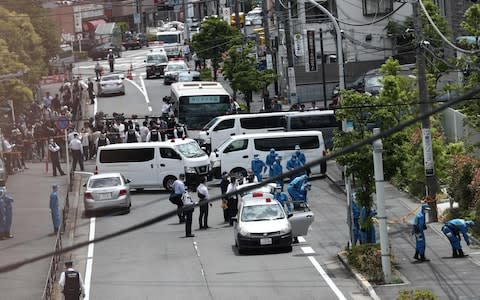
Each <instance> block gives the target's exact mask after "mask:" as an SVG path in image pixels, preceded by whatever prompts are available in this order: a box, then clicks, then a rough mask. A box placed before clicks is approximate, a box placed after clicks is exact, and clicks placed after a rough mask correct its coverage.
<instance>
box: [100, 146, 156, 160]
mask: <svg viewBox="0 0 480 300" xmlns="http://www.w3.org/2000/svg"><path fill="white" fill-rule="evenodd" d="M153 150H154V149H153V148H139V149H112V150H103V151H101V152H100V162H101V163H104V164H111V163H130V162H146V161H151V160H153V158H154V151H153Z"/></svg>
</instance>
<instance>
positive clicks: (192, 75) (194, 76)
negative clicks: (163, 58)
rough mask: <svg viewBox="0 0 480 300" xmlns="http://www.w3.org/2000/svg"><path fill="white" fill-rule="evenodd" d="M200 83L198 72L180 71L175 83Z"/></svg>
mask: <svg viewBox="0 0 480 300" xmlns="http://www.w3.org/2000/svg"><path fill="white" fill-rule="evenodd" d="M190 81H200V72H198V71H191V70H188V71H182V72H179V73H178V75H177V82H190Z"/></svg>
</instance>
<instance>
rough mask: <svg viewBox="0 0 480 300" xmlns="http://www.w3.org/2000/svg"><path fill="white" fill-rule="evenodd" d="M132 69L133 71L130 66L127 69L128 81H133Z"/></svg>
mask: <svg viewBox="0 0 480 300" xmlns="http://www.w3.org/2000/svg"><path fill="white" fill-rule="evenodd" d="M132 69H133V67H132V65H131V64H130V68H129V69H128V73H127V78H128V79H130V80H133V75H132Z"/></svg>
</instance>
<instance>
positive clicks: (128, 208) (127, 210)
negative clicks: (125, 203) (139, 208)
mask: <svg viewBox="0 0 480 300" xmlns="http://www.w3.org/2000/svg"><path fill="white" fill-rule="evenodd" d="M129 213H130V207H127V208H125V209H124V210H123V211H122V214H124V215H127V214H129Z"/></svg>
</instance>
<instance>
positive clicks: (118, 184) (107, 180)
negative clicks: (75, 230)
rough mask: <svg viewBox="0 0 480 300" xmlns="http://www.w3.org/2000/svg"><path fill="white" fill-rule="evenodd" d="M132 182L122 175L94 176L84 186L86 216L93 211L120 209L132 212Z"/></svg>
mask: <svg viewBox="0 0 480 300" xmlns="http://www.w3.org/2000/svg"><path fill="white" fill-rule="evenodd" d="M129 183H130V180H128V179H126V178H125V177H124V176H123V175H122V174H121V173H103V174H98V175H92V176H90V178H89V179H88V181H87V183H86V184H85V185H84V187H86V190H85V192H84V194H83V204H84V207H85V216H88V215H90V214H91V212H93V211H98V210H106V209H114V208H120V209H123V210H124V211H125V212H126V213H128V212H130V207H131V205H132V204H131V199H130V186H129Z"/></svg>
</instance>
